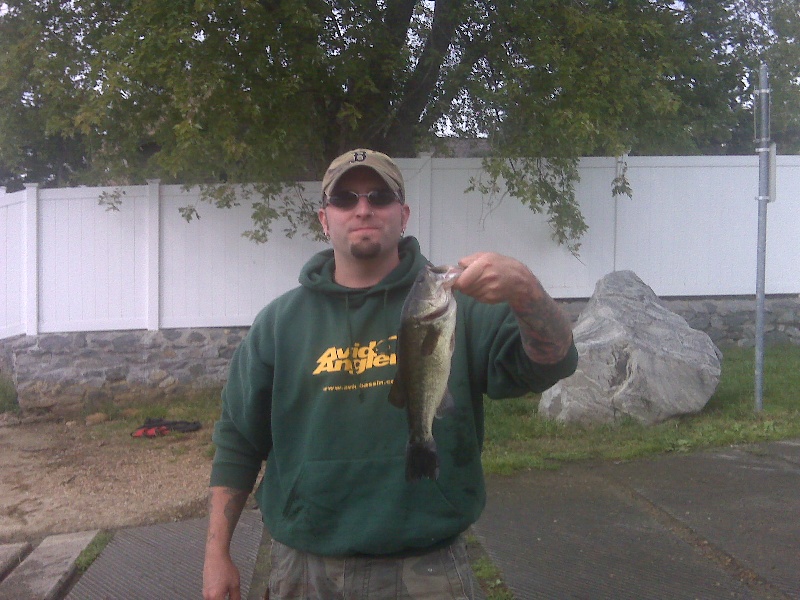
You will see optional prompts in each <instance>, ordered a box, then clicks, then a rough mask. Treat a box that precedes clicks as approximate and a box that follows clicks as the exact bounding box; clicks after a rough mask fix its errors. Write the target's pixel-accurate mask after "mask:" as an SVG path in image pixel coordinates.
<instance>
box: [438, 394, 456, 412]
mask: <svg viewBox="0 0 800 600" xmlns="http://www.w3.org/2000/svg"><path fill="white" fill-rule="evenodd" d="M455 412H456V401H455V400H454V399H453V394H451V393H450V388H445V390H444V396H442V401H441V402H440V403H439V408H437V409H436V418H437V419H441V418H442V417H447V416H449V415H452V414H453V413H455Z"/></svg>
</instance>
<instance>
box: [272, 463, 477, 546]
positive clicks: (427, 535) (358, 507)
mask: <svg viewBox="0 0 800 600" xmlns="http://www.w3.org/2000/svg"><path fill="white" fill-rule="evenodd" d="M282 514H283V519H284V525H285V526H286V529H285V531H286V532H287V534H288V535H289V536H290V537H292V538H294V539H293V540H292V541H291V542H290V545H291V544H292V543H293V545H295V546H296V547H299V548H301V549H306V550H309V551H312V552H317V553H322V554H348V553H366V554H384V553H391V552H398V551H401V550H407V549H410V548H424V547H428V546H431V545H433V544H436V543H438V542H440V541H442V540H445V539H447V538H449V537H452V536H454V535H457V534H458V533H460V532H461V531H463V530H464V529H466V527H468V526H469V525H470V524H471V520H470V519H469V518H468V516H467V515H465V514H463V513H462V512H461V511H459V510H457V509H456V507H455V506H454V505H453V504H452V503H451V502H450V501H449V500H448V499H447V497H446V496H445V494H444V493H443V492H442V490H441V488H440V486H439V484H438V482H434V481H430V480H423V481H419V482H414V483H408V482H406V480H405V458H401V457H397V458H383V459H365V460H330V461H314V462H308V463H305V464H304V465H303V467H302V468H301V470H300V472H299V473H298V476H297V478H296V479H295V482H294V485H293V486H292V489H291V491H290V493H289V495H288V497H287V500H286V503H285V505H284V507H283V512H282Z"/></svg>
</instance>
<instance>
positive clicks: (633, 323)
mask: <svg viewBox="0 0 800 600" xmlns="http://www.w3.org/2000/svg"><path fill="white" fill-rule="evenodd" d="M573 332H574V336H575V345H576V346H577V348H578V353H579V355H580V359H579V361H578V368H577V370H576V372H575V374H574V375H572V376H571V377H568V378H567V379H564V380H562V381H560V382H559V383H557V384H556V385H555V386H553V387H552V388H551V389H549V390H547V391H546V392H545V393H544V394H543V395H542V398H541V400H540V402H539V415H540V416H541V417H543V418H548V419H555V420H559V421H564V422H577V423H612V422H616V421H619V420H621V419H625V418H633V419H635V420H636V421H638V422H640V423H642V424H645V425H651V424H654V423H658V422H660V421H664V420H666V419H669V418H671V417H675V416H678V415H686V414H692V413H697V412H699V411H700V410H702V408H703V407H704V406H705V405H706V403H707V402H708V400H709V398H711V395H712V394H713V393H714V390H715V389H716V388H717V384H718V383H719V374H720V358H721V356H722V354H721V352H720V351H719V349H718V348H717V347H716V346H715V345H714V343H713V342H712V341H711V338H710V337H709V336H708V335H707V334H705V333H704V332H702V331H698V330H696V329H692V328H691V327H689V325H688V324H687V323H686V320H685V319H684V318H683V317H681V316H679V315H677V314H675V313H673V312H670V311H669V310H668V309H667V308H665V307H664V306H663V305H662V304H661V302H660V301H659V299H658V297H657V296H656V295H655V293H654V292H653V290H651V289H650V288H649V287H648V286H647V285H645V284H644V283H643V282H642V280H641V279H639V278H638V277H637V276H636V274H635V273H633V272H632V271H617V272H614V273H611V274H609V275H606V276H605V277H603V278H602V279H601V280H600V281H598V283H597V285H596V287H595V291H594V295H593V296H592V298H591V300H590V301H589V303H588V304H587V305H586V308H585V309H584V310H583V312H581V314H580V317H579V318H578V321H577V323H576V324H575V327H574V330H573Z"/></svg>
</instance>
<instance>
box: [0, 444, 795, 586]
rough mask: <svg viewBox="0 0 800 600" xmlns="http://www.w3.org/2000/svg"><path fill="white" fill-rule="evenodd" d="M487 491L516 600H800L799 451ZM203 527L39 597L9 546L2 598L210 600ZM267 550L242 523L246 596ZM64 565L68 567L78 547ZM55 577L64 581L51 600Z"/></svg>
mask: <svg viewBox="0 0 800 600" xmlns="http://www.w3.org/2000/svg"><path fill="white" fill-rule="evenodd" d="M488 489H489V501H488V504H487V507H486V510H485V512H484V514H483V516H482V517H481V520H480V521H479V522H478V523H477V525H476V526H475V527H474V533H475V535H476V536H477V538H478V539H479V541H480V542H481V544H482V546H483V548H484V549H485V551H486V553H487V554H488V555H489V556H490V558H491V559H492V561H493V562H494V563H495V565H497V566H498V567H499V568H500V570H501V571H502V574H503V581H504V582H505V584H506V585H507V586H508V588H509V589H510V590H511V591H512V592H513V594H514V596H515V597H516V598H518V599H519V600H534V599H554V600H556V599H557V600H566V599H576V600H577V599H585V600H598V599H617V598H636V599H646V598H653V599H664V600H683V599H686V600H690V599H691V600H695V599H703V600H714V599H720V600H721V599H753V600H788V599H793V600H797V599H798V598H800V440H794V441H785V442H774V443H768V444H758V445H753V446H741V447H736V448H727V449H722V450H717V451H713V452H704V453H698V454H689V455H670V456H665V457H659V458H655V459H652V460H640V461H633V462H628V463H620V464H610V463H603V464H601V465H594V466H586V465H580V466H570V467H566V468H563V469H561V470H558V471H552V472H548V471H544V472H543V471H531V472H526V473H524V474H521V475H516V476H514V477H491V478H489V480H488ZM205 524H206V520H205V519H194V520H189V521H184V522H181V523H170V524H164V525H153V526H148V527H138V528H131V529H124V530H120V531H118V532H116V534H115V536H114V539H113V540H112V542H111V543H110V544H109V545H108V546H107V547H106V549H105V550H104V551H103V553H102V554H101V556H100V557H99V558H98V559H97V560H96V561H95V562H94V563H93V564H92V566H91V567H90V568H89V569H88V571H87V572H86V573H85V574H84V575H83V576H82V577H81V578H80V579H79V580H78V581H77V583H73V582H72V581H70V576H69V575H65V574H64V573H61V574H60V575H59V576H58V577H55V576H54V575H53V574H52V573H55V572H56V571H57V570H58V569H57V568H55V567H52V566H51V567H50V568H49V569H48V568H46V565H44V564H43V563H42V562H41V560H40V559H37V561H38V562H36V563H35V564H33V568H30V566H29V567H28V568H27V570H25V571H23V573H27V575H26V577H28V578H29V579H28V581H30V582H31V584H30V587H29V588H19V587H18V586H19V585H24V583H21V582H24V580H23V579H22V578H21V577H19V575H18V573H19V572H20V569H23V567H24V566H25V563H26V562H27V561H28V560H30V559H31V557H34V555H35V554H36V553H37V551H39V548H40V547H41V545H40V546H38V547H36V548H31V547H29V546H25V545H6V546H2V545H0V579H2V578H4V579H2V582H0V600H6V599H8V600H12V599H13V600H19V599H20V598H25V599H26V600H38V599H39V598H42V599H45V600H60V599H61V598H65V597H66V598H68V599H69V600H93V599H104V600H106V599H113V600H125V599H128V598H130V599H132V600H134V599H137V600H138V599H142V598H148V599H156V600H160V599H164V600H182V599H184V598H185V599H187V600H188V599H196V598H200V597H201V594H200V589H201V585H202V583H201V580H202V577H201V571H202V552H203V544H204V540H205ZM92 535H93V533H92V532H89V533H87V534H84V535H83V537H82V538H81V539H84V538H87V537H91V536H92ZM78 537H80V536H78ZM263 538H264V539H263V540H262V528H261V526H260V520H259V516H258V514H257V512H256V511H246V512H245V514H244V515H243V517H242V521H241V523H240V525H239V527H238V528H237V532H236V536H235V538H234V545H233V551H234V555H235V556H234V560H235V561H236V563H237V564H238V565H239V567H240V570H241V574H242V583H243V588H244V589H243V598H248V599H251V600H255V599H256V598H260V597H261V596H262V595H263V591H264V589H265V586H266V576H267V565H266V555H267V549H268V546H269V544H268V543H266V542H268V540H267V539H266V536H263ZM48 539H49V538H48ZM45 541H47V540H45ZM84 541H85V540H84ZM73 543H74V540H73ZM81 543H82V542H81ZM86 543H88V542H86ZM43 544H44V542H43ZM63 554H64V555H65V556H66V558H64V557H62V559H60V560H61V563H60V564H62V566H63V565H65V564H66V563H68V562H69V557H70V556H73V555H74V554H75V549H74V546H73V547H72V550H70V551H69V552H64V553H63ZM26 556H27V558H25V559H24V560H23V561H22V562H21V564H20V560H22V559H23V558H24V557H26ZM40 556H41V555H40ZM73 561H74V559H73ZM31 564H32V563H29V565H31ZM45 572H50V573H51V575H50V577H49V580H51V581H52V580H58V581H60V582H61V583H54V584H53V586H51V587H50V588H49V590H48V591H47V592H46V593H45V592H43V590H44V589H45V587H46V586H45V585H43V584H42V580H43V578H44V573H45ZM9 573H10V574H9ZM64 581H66V583H64ZM9 584H14V587H12V586H10V585H9ZM20 589H31V590H36V591H35V592H34V593H35V594H38V595H18V594H19V590H20ZM10 594H15V595H10Z"/></svg>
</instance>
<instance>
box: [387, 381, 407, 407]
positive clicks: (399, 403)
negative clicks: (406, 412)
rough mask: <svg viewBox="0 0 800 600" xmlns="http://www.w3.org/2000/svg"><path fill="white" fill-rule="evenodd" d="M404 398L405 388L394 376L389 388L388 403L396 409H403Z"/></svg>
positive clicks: (404, 404) (404, 405)
mask: <svg viewBox="0 0 800 600" xmlns="http://www.w3.org/2000/svg"><path fill="white" fill-rule="evenodd" d="M406 396H407V394H406V386H405V385H403V380H402V379H401V378H400V377H399V376H396V377H395V378H394V381H393V382H392V387H391V388H389V402H390V403H391V404H392V405H394V406H396V407H397V408H405V407H406Z"/></svg>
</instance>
